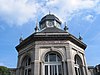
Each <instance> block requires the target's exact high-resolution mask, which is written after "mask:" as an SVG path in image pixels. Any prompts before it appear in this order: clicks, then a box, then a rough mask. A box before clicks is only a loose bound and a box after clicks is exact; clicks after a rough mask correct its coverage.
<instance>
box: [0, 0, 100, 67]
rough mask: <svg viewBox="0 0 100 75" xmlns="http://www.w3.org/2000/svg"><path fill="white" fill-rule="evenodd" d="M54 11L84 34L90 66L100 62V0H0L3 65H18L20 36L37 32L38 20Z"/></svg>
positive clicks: (73, 31)
mask: <svg viewBox="0 0 100 75" xmlns="http://www.w3.org/2000/svg"><path fill="white" fill-rule="evenodd" d="M49 11H50V12H51V14H54V15H56V16H57V17H58V18H59V19H60V20H61V21H62V26H61V28H62V29H63V27H64V22H66V23H67V25H68V27H69V32H70V33H71V34H73V35H74V36H76V37H78V36H79V33H80V34H81V36H82V37H83V42H84V43H85V44H87V49H86V50H85V56H86V60H87V65H93V66H95V65H97V64H100V25H99V24H100V0H0V65H4V66H7V67H16V65H17V55H18V54H17V51H16V49H15V47H16V46H17V45H18V44H19V38H20V36H23V38H24V39H25V38H27V37H28V36H29V35H31V34H32V33H34V28H35V25H36V21H37V19H38V21H40V19H41V18H42V17H43V16H44V15H46V14H48V13H49Z"/></svg>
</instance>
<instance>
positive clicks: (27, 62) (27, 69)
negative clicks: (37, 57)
mask: <svg viewBox="0 0 100 75" xmlns="http://www.w3.org/2000/svg"><path fill="white" fill-rule="evenodd" d="M23 68H24V69H23V70H24V71H23V72H24V73H23V74H24V75H31V58H30V57H25V58H24V60H23Z"/></svg>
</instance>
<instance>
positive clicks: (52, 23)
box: [39, 14, 61, 30]
mask: <svg viewBox="0 0 100 75" xmlns="http://www.w3.org/2000/svg"><path fill="white" fill-rule="evenodd" d="M39 26H40V29H41V30H42V29H45V28H48V27H57V28H60V26H61V21H60V20H59V19H58V18H57V17H56V16H55V15H53V14H48V15H46V16H44V17H43V18H42V19H41V21H40V22H39Z"/></svg>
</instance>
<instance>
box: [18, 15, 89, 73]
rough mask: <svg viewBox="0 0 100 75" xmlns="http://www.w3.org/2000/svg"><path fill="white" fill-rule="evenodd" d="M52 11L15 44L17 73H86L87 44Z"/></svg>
mask: <svg viewBox="0 0 100 75" xmlns="http://www.w3.org/2000/svg"><path fill="white" fill-rule="evenodd" d="M61 25H62V24H61V21H60V20H59V18H57V17H56V16H55V15H53V14H47V15H46V16H44V17H43V18H42V19H41V21H40V22H39V25H38V23H37V25H36V28H35V32H34V33H33V34H32V35H30V36H29V37H27V38H26V39H24V40H23V39H22V38H21V39H20V44H19V45H17V46H16V50H17V52H18V63H17V69H16V75H88V68H87V65H86V60H85V54H84V52H85V49H86V44H85V43H83V41H82V38H81V37H79V38H76V37H75V36H74V35H72V34H70V33H69V32H68V27H67V25H65V27H64V29H61V28H60V27H61Z"/></svg>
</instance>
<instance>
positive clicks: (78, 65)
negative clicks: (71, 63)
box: [74, 55, 84, 75]
mask: <svg viewBox="0 0 100 75" xmlns="http://www.w3.org/2000/svg"><path fill="white" fill-rule="evenodd" d="M74 60H75V73H76V75H84V74H83V67H82V60H81V58H80V57H79V56H78V55H76V56H75V59H74Z"/></svg>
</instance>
